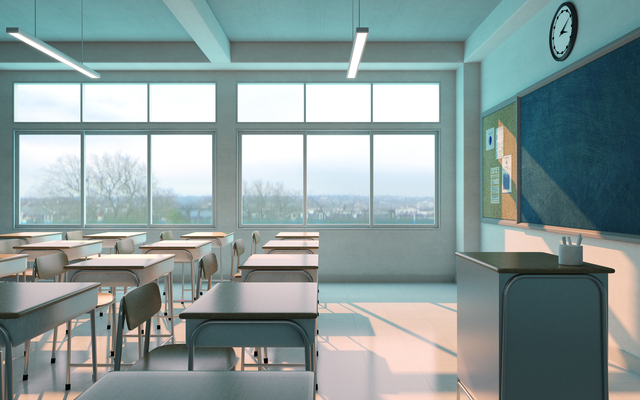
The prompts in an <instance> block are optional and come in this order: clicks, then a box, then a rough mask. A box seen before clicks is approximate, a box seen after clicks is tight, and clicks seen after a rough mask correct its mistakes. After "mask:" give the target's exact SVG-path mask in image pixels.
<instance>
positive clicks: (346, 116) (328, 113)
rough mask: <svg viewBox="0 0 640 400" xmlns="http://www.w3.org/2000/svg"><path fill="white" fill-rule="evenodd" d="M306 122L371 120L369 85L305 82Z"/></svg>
mask: <svg viewBox="0 0 640 400" xmlns="http://www.w3.org/2000/svg"><path fill="white" fill-rule="evenodd" d="M307 122H371V85H370V84H368V83H362V84H359V83H356V84H323V83H319V84H307Z"/></svg>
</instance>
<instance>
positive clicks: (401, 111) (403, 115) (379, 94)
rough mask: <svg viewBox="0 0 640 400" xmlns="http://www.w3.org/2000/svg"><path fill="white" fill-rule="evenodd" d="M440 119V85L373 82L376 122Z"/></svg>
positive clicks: (433, 120) (374, 117)
mask: <svg viewBox="0 0 640 400" xmlns="http://www.w3.org/2000/svg"><path fill="white" fill-rule="evenodd" d="M439 121H440V85H439V84H437V83H420V84H415V83H374V84H373V122H439Z"/></svg>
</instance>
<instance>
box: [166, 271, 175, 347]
mask: <svg viewBox="0 0 640 400" xmlns="http://www.w3.org/2000/svg"><path fill="white" fill-rule="evenodd" d="M167 281H168V282H169V284H168V286H169V287H168V288H166V290H165V292H166V293H167V296H168V297H169V310H167V311H168V314H169V321H171V323H170V324H169V326H170V328H169V329H171V344H175V343H176V334H175V332H174V330H173V320H174V317H173V272H169V276H168V277H167Z"/></svg>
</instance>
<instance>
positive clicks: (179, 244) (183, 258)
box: [140, 240, 211, 302]
mask: <svg viewBox="0 0 640 400" xmlns="http://www.w3.org/2000/svg"><path fill="white" fill-rule="evenodd" d="M140 251H142V252H143V253H145V254H147V253H155V254H174V255H175V256H176V258H175V259H174V261H175V262H178V263H184V262H188V263H189V264H190V265H191V299H185V298H184V289H183V291H182V299H176V300H175V301H180V302H185V301H190V302H193V299H194V298H195V295H196V292H195V291H194V289H195V287H196V284H195V273H194V268H193V261H194V260H199V259H201V258H202V256H204V255H205V254H207V253H211V242H210V241H207V240H161V241H159V242H155V243H150V244H145V245H143V246H140ZM183 276H184V275H183ZM199 289H200V288H198V290H199Z"/></svg>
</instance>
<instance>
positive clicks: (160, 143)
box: [151, 135, 213, 224]
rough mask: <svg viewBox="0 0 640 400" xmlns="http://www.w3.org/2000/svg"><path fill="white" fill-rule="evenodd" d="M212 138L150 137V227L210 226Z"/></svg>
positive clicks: (208, 136) (201, 136)
mask: <svg viewBox="0 0 640 400" xmlns="http://www.w3.org/2000/svg"><path fill="white" fill-rule="evenodd" d="M212 146H213V136H212V135H152V136H151V168H152V172H151V179H152V180H151V182H152V187H151V189H152V195H151V196H152V204H151V207H152V208H151V210H152V211H153V212H152V222H153V223H154V224H212V223H213V212H212V211H213V208H212V207H213V203H212V199H213V147H212Z"/></svg>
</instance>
